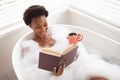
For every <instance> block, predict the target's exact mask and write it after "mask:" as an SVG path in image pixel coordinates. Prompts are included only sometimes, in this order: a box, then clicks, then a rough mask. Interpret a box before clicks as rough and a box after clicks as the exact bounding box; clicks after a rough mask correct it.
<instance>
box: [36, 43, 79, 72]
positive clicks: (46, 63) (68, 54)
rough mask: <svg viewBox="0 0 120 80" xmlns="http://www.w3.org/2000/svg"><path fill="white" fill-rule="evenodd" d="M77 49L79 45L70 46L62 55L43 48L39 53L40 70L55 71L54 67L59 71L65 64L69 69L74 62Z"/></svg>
mask: <svg viewBox="0 0 120 80" xmlns="http://www.w3.org/2000/svg"><path fill="white" fill-rule="evenodd" d="M77 49H78V46H77V45H70V46H69V47H67V48H66V49H65V50H64V51H63V53H60V52H58V51H55V50H51V49H49V48H42V50H41V52H40V53H39V63H38V68H40V69H44V70H48V71H53V68H54V67H57V69H58V68H59V66H60V65H63V64H65V67H67V66H68V65H70V64H71V63H72V62H73V61H74V58H75V55H76V53H77Z"/></svg>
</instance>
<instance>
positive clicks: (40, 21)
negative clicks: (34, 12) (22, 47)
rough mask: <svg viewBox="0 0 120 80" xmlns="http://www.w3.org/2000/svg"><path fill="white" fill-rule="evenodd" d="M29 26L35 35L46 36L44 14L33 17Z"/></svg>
mask: <svg viewBox="0 0 120 80" xmlns="http://www.w3.org/2000/svg"><path fill="white" fill-rule="evenodd" d="M29 26H30V27H31V28H32V29H33V31H34V33H35V35H36V36H38V37H41V38H42V37H45V36H46V33H47V30H48V24H47V20H46V17H45V16H40V17H36V18H33V19H32V21H31V24H30V25H29Z"/></svg>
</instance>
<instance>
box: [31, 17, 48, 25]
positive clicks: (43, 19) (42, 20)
mask: <svg viewBox="0 0 120 80" xmlns="http://www.w3.org/2000/svg"><path fill="white" fill-rule="evenodd" d="M32 23H40V24H41V23H46V17H45V16H39V17H35V18H32Z"/></svg>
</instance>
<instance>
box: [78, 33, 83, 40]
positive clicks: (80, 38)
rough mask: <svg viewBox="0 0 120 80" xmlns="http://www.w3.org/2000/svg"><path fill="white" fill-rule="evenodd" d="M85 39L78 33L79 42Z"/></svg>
mask: <svg viewBox="0 0 120 80" xmlns="http://www.w3.org/2000/svg"><path fill="white" fill-rule="evenodd" d="M82 39H83V35H82V34H79V33H78V41H81V40H82Z"/></svg>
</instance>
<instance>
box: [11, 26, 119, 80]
mask: <svg viewBox="0 0 120 80" xmlns="http://www.w3.org/2000/svg"><path fill="white" fill-rule="evenodd" d="M53 26H63V27H67V28H69V29H70V30H71V31H73V32H79V33H82V34H83V41H82V42H83V44H84V45H85V47H86V48H87V50H88V52H89V53H92V52H94V53H96V54H98V55H101V56H102V57H103V59H104V60H107V61H108V62H111V63H115V64H120V62H119V60H120V54H119V52H120V43H118V42H116V41H114V40H112V39H110V38H108V37H106V36H104V35H101V34H98V33H96V32H94V31H91V30H88V29H86V28H83V27H80V26H74V25H63V24H59V25H50V26H49V27H53ZM32 38H33V32H32V31H30V32H29V33H27V34H26V35H24V36H23V37H21V38H20V39H19V41H17V43H16V45H15V46H14V48H13V53H12V64H13V68H14V71H15V73H16V75H17V77H18V80H25V79H24V78H23V74H22V73H21V70H20V61H21V59H22V55H21V53H22V50H21V48H20V43H21V41H22V40H29V39H32Z"/></svg>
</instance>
